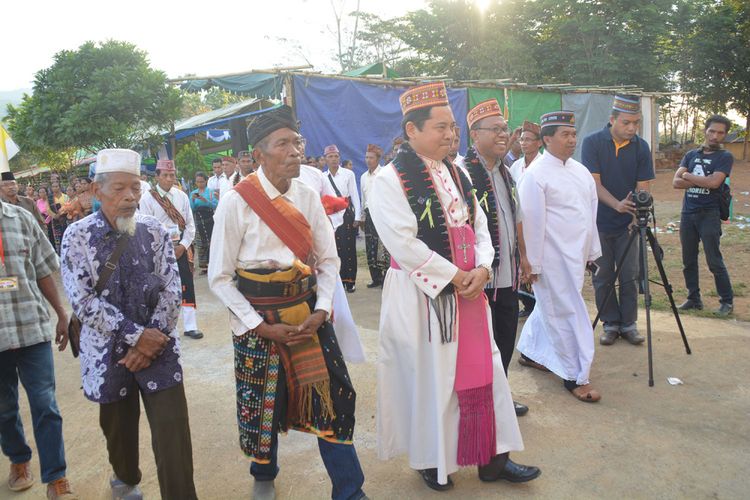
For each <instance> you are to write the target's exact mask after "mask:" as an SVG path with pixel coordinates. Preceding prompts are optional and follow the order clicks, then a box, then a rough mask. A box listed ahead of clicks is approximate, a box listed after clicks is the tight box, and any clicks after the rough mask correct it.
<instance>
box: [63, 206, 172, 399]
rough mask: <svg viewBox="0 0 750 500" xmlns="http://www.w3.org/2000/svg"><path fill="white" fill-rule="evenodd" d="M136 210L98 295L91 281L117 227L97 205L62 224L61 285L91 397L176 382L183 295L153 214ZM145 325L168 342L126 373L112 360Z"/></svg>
mask: <svg viewBox="0 0 750 500" xmlns="http://www.w3.org/2000/svg"><path fill="white" fill-rule="evenodd" d="M135 217H136V230H135V234H134V235H133V236H132V237H131V238H130V241H128V245H127V247H126V248H125V251H124V252H123V254H122V256H121V258H120V261H119V262H118V265H117V268H116V269H115V270H114V272H113V273H112V276H111V277H110V278H109V281H108V282H107V286H106V287H105V288H104V290H103V292H102V293H101V295H97V294H96V292H95V291H94V287H95V286H96V282H97V280H98V279H99V272H100V270H101V269H103V268H104V263H105V262H106V261H107V259H108V258H109V256H110V255H112V253H113V252H114V250H115V246H116V243H117V239H118V237H119V233H117V232H116V231H115V230H114V229H113V228H112V226H111V225H110V224H109V222H107V219H106V218H105V217H104V215H103V214H102V212H101V210H99V211H97V212H95V213H93V214H91V215H89V216H88V217H85V218H84V219H81V220H80V221H78V222H75V223H74V224H72V225H71V226H70V227H68V229H67V230H66V231H65V236H64V238H63V241H62V277H63V286H64V287H65V292H66V294H67V295H68V299H69V300H70V303H71V305H72V306H73V311H74V312H75V313H76V315H77V316H78V318H79V319H80V320H81V323H82V325H83V326H82V329H81V354H80V360H81V376H82V378H83V392H84V394H85V395H86V397H87V398H88V399H90V400H91V401H94V402H97V403H112V402H115V401H119V400H121V399H123V398H124V397H125V396H127V395H128V394H129V393H130V392H131V391H135V390H138V388H140V390H141V391H143V392H144V393H152V392H157V391H161V390H164V389H167V388H169V387H172V386H174V385H177V384H180V383H182V366H181V360H180V337H179V334H178V333H177V318H178V316H179V311H180V304H181V302H182V297H181V284H180V275H179V273H178V271H177V261H176V260H175V256H174V248H173V245H172V241H171V240H170V238H169V234H168V233H167V232H166V231H165V230H164V229H163V228H162V225H161V224H160V223H159V221H158V220H156V219H155V218H153V217H151V216H147V215H140V214H136V216H135ZM144 328H157V329H159V330H161V331H162V332H163V333H164V334H166V335H168V336H169V337H170V339H169V343H168V344H167V347H166V348H165V349H164V352H163V353H162V354H161V355H160V356H159V357H157V358H156V359H155V360H154V361H153V362H152V363H151V365H150V366H149V367H148V368H145V369H143V370H141V371H139V372H136V373H132V372H130V371H129V370H128V369H127V368H125V366H123V365H120V364H118V361H119V360H121V359H122V358H123V357H124V356H125V354H126V353H127V351H128V349H129V348H130V347H131V346H134V345H135V344H136V343H137V342H138V339H139V338H140V336H141V333H143V330H144Z"/></svg>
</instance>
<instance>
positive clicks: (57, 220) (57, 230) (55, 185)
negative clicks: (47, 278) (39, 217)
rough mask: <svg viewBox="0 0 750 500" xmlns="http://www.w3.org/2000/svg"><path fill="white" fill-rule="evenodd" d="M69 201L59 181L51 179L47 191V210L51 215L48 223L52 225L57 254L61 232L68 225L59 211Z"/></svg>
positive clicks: (63, 231)
mask: <svg viewBox="0 0 750 500" xmlns="http://www.w3.org/2000/svg"><path fill="white" fill-rule="evenodd" d="M69 201H70V198H68V195H66V194H65V193H63V192H62V189H60V181H59V180H52V184H51V191H50V193H49V210H50V216H51V217H52V222H51V223H50V225H51V227H52V238H53V242H54V244H55V251H56V252H57V253H58V255H59V254H60V243H61V242H62V237H63V233H65V228H66V227H67V226H68V225H67V222H66V218H65V215H64V214H62V213H61V212H60V211H61V210H62V207H64V206H65V205H66V204H67V203H68V202H69Z"/></svg>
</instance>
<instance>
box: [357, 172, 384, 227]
mask: <svg viewBox="0 0 750 500" xmlns="http://www.w3.org/2000/svg"><path fill="white" fill-rule="evenodd" d="M381 170H383V167H381V166H380V165H378V166H377V167H375V170H373V171H372V173H370V171H369V170H368V171H367V172H365V173H364V174H362V177H360V178H359V187H360V188H361V189H362V210H361V211H360V214H359V216H360V218H359V219H357V220H358V221H360V222H364V220H365V209H366V208H367V201H368V200H369V198H370V196H371V195H370V192H371V191H372V180H373V179H374V178H375V176H376V175H378V174H379V173H380V171H381Z"/></svg>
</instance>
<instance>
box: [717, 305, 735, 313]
mask: <svg viewBox="0 0 750 500" xmlns="http://www.w3.org/2000/svg"><path fill="white" fill-rule="evenodd" d="M732 311H734V306H733V305H732V304H725V303H722V304H721V305H720V306H719V308H718V309H717V310H716V313H715V314H716V315H717V316H729V315H730V314H732Z"/></svg>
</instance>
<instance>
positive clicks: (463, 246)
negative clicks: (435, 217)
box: [458, 228, 469, 264]
mask: <svg viewBox="0 0 750 500" xmlns="http://www.w3.org/2000/svg"><path fill="white" fill-rule="evenodd" d="M464 231H465V229H464V228H461V229H460V231H459V232H460V233H461V244H460V245H458V249H459V250H461V251H463V253H464V264H466V263H467V262H469V259H468V258H467V256H466V249H467V248H469V245H467V244H466V235H465V234H464Z"/></svg>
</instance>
